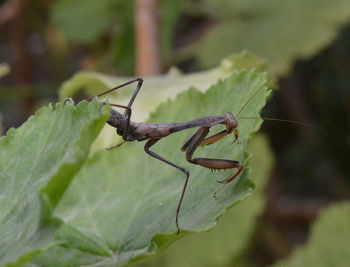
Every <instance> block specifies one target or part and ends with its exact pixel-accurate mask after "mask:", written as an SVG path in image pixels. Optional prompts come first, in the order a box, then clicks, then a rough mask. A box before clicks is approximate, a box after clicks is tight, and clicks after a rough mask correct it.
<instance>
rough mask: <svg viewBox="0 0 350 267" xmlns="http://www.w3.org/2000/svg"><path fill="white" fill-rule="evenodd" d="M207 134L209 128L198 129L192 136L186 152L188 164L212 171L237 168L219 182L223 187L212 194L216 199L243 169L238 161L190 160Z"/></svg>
mask: <svg viewBox="0 0 350 267" xmlns="http://www.w3.org/2000/svg"><path fill="white" fill-rule="evenodd" d="M208 132H209V127H204V126H202V127H200V128H199V129H198V130H197V131H196V132H195V134H194V135H193V137H192V139H191V141H190V143H189V144H188V146H187V152H186V159H187V161H189V162H190V163H193V164H197V165H200V166H203V167H206V168H209V169H214V170H219V169H224V170H225V169H233V168H237V170H236V171H235V172H234V173H233V174H232V175H231V176H229V177H228V178H226V179H225V180H224V181H222V182H220V183H222V184H223V185H222V186H221V187H220V188H219V189H218V190H217V191H215V193H214V197H215V198H216V194H217V193H218V192H219V191H221V190H222V189H223V188H224V187H225V186H226V184H228V183H229V182H231V181H232V180H233V179H234V178H236V177H237V176H238V175H239V173H240V172H241V171H242V169H243V165H242V163H240V162H239V161H234V160H227V159H212V158H194V159H193V158H192V156H193V154H194V152H195V150H196V149H197V147H198V146H199V145H200V144H201V142H202V141H203V139H204V138H205V136H206V135H207V134H208Z"/></svg>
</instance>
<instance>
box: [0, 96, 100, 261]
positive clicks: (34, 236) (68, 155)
mask: <svg viewBox="0 0 350 267" xmlns="http://www.w3.org/2000/svg"><path fill="white" fill-rule="evenodd" d="M99 106H100V104H99V103H98V102H97V101H93V102H92V103H90V104H88V103H87V102H82V103H80V104H79V105H78V106H77V107H75V106H74V105H73V104H72V103H71V102H67V104H66V105H63V104H60V103H59V104H56V107H55V110H54V109H53V108H52V105H49V106H48V107H44V108H42V109H40V110H38V111H37V112H36V113H35V115H34V116H32V117H30V118H29V119H28V121H27V122H26V123H24V124H23V125H22V126H21V127H19V128H18V129H10V130H9V131H8V133H7V136H4V137H1V138H0V196H1V197H0V203H1V204H0V265H4V264H6V263H10V262H11V263H13V264H15V263H18V264H20V263H23V262H26V261H27V260H29V259H30V258H31V257H32V256H34V255H35V254H37V253H39V252H40V251H41V250H44V249H47V248H48V247H51V246H54V245H55V244H56V243H57V241H55V240H54V236H55V234H56V231H57V229H58V227H59V226H60V224H61V222H60V220H58V219H55V218H52V216H51V214H52V210H53V208H55V207H56V205H57V203H58V202H59V200H60V199H61V197H62V195H63V193H64V192H65V190H66V189H67V187H68V185H69V183H70V182H71V180H72V178H73V177H74V175H75V174H76V173H77V172H78V170H79V168H80V167H81V166H82V164H83V163H84V161H85V159H86V158H87V155H88V153H89V149H90V145H91V143H92V142H93V140H94V139H95V138H96V136H97V134H98V133H99V131H100V130H101V128H102V126H103V125H104V122H105V120H106V114H104V116H101V115H99V112H98V109H99Z"/></svg>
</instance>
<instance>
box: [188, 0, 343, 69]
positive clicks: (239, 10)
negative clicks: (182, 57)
mask: <svg viewBox="0 0 350 267" xmlns="http://www.w3.org/2000/svg"><path fill="white" fill-rule="evenodd" d="M197 3H198V1H197ZM196 9H197V10H201V11H202V12H204V13H206V14H209V15H210V16H212V17H214V18H215V19H216V21H217V23H216V24H215V25H214V26H213V27H211V28H210V29H209V30H208V31H207V32H206V33H205V34H204V36H203V37H202V38H201V39H200V40H199V41H198V42H197V43H196V44H194V45H191V47H188V48H186V53H188V52H190V53H189V54H190V55H193V54H195V55H196V56H197V58H198V59H199V61H200V64H201V66H202V67H203V68H208V67H210V66H215V65H216V64H217V63H218V62H220V60H221V58H223V57H225V56H227V55H229V54H231V53H233V52H236V51H240V50H242V49H249V50H250V51H252V52H254V53H256V54H257V55H258V56H260V57H263V58H266V59H268V61H269V63H271V67H272V71H276V70H278V68H281V65H282V63H284V62H292V61H293V60H295V59H296V58H297V57H308V56H312V55H314V54H315V53H317V52H318V51H319V50H320V49H322V48H323V47H325V46H326V45H328V44H329V43H330V42H332V41H333V40H334V38H335V37H336V34H337V31H338V30H339V29H340V27H342V26H343V25H345V24H346V23H347V22H348V21H349V19H350V2H349V1H348V0H336V1H327V0H294V1H289V0H270V1H260V0H253V1H246V0H201V1H199V3H198V6H197V7H196ZM187 49H189V50H190V51H187Z"/></svg>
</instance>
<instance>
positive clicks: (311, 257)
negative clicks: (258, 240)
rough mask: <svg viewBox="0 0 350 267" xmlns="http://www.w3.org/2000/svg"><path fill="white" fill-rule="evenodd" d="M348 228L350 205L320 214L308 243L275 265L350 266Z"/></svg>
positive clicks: (332, 208)
mask: <svg viewBox="0 0 350 267" xmlns="http://www.w3.org/2000/svg"><path fill="white" fill-rule="evenodd" d="M349 225H350V203H349V202H344V203H338V204H333V205H332V206H330V207H328V208H326V209H325V210H323V212H322V213H321V214H320V215H319V218H318V219H317V221H316V222H315V223H314V225H313V227H312V231H311V235H310V239H309V241H308V243H307V244H306V245H304V246H300V247H299V248H297V249H296V251H295V252H294V253H293V254H292V255H291V256H290V257H289V259H286V260H282V261H280V262H278V263H277V264H275V265H274V266H285V267H288V266H320V267H322V266H340V267H342V266H344V267H345V266H348V265H349V262H350V256H349V255H350V248H349V246H348V243H349V238H350V228H349Z"/></svg>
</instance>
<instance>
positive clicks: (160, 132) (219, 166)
mask: <svg viewBox="0 0 350 267" xmlns="http://www.w3.org/2000/svg"><path fill="white" fill-rule="evenodd" d="M135 82H137V83H138V84H137V87H136V90H135V92H134V94H133V96H132V97H131V99H130V101H129V104H128V105H127V106H124V105H117V104H109V105H111V106H115V107H119V108H124V109H125V112H124V114H121V113H119V112H118V111H116V110H114V109H111V110H110V117H109V118H108V120H107V123H108V124H109V125H111V126H112V127H115V128H116V131H117V134H118V135H120V136H122V138H123V140H124V141H123V142H122V143H120V144H118V145H115V146H113V147H110V148H107V150H111V149H113V148H116V147H119V146H121V145H122V144H124V143H125V142H127V141H145V140H147V142H146V144H145V146H144V149H145V152H146V153H147V154H149V155H150V156H152V157H154V158H156V159H158V160H160V161H163V162H165V163H166V164H169V165H170V166H173V167H175V168H177V169H179V170H180V171H182V172H183V173H184V174H185V175H186V180H185V184H184V187H183V189H182V193H181V197H180V200H179V204H178V207H177V210H176V219H175V223H176V228H177V234H179V232H180V227H179V212H180V208H181V204H182V200H183V198H184V195H185V192H186V187H187V183H188V179H189V177H190V172H189V171H188V170H187V169H185V168H183V167H181V166H178V165H176V164H175V163H173V162H171V161H169V160H167V159H165V158H163V157H162V156H160V155H158V154H156V153H155V152H153V151H151V150H150V148H151V147H152V146H153V145H154V144H155V143H157V142H158V141H159V140H160V139H162V138H164V137H167V136H168V135H170V134H173V133H175V132H179V131H182V130H186V129H189V128H194V127H199V128H198V130H196V131H195V132H194V133H193V134H192V135H191V136H190V137H189V138H188V139H187V140H186V142H185V143H184V144H183V146H182V148H181V150H182V151H184V152H186V160H187V161H188V162H190V163H192V164H196V165H200V166H203V167H205V168H209V169H211V170H226V169H234V168H235V169H236V170H235V171H234V172H233V173H232V174H231V175H230V176H229V177H227V178H226V179H225V180H223V181H218V182H219V183H221V184H222V185H221V186H220V187H219V188H218V189H217V190H216V191H215V192H214V197H215V198H216V194H217V193H218V192H219V191H221V190H222V189H223V188H224V187H225V186H226V185H227V184H228V183H229V182H231V181H232V180H233V179H235V178H236V177H237V176H238V175H239V174H240V172H241V171H242V169H243V165H242V163H240V162H239V161H234V160H227V159H214V158H193V154H194V152H195V151H196V149H197V148H198V146H205V145H210V144H213V143H215V142H217V141H218V140H220V139H221V138H223V137H224V136H226V135H228V134H231V133H233V134H234V136H235V139H234V142H235V141H237V140H238V135H239V133H238V130H237V126H238V120H237V118H236V117H235V116H234V115H233V114H232V113H231V112H227V113H226V114H225V115H216V116H204V117H200V118H198V119H195V120H191V121H188V122H182V123H136V122H132V121H131V120H130V118H131V113H132V112H131V111H132V110H131V106H132V104H133V102H134V100H135V98H136V96H137V94H138V92H139V90H140V89H141V86H142V83H143V80H142V79H141V78H138V79H135V80H131V81H129V82H126V83H124V84H121V85H119V86H117V87H114V88H112V89H110V90H108V91H105V92H103V93H101V94H99V95H97V97H100V96H102V95H105V94H108V93H110V92H112V91H114V90H117V89H119V88H122V87H124V86H126V85H129V84H131V83H135ZM265 84H266V83H265ZM265 84H264V85H263V86H262V87H260V88H259V89H257V90H256V91H255V93H254V94H253V95H252V96H251V97H250V98H249V99H248V100H247V102H246V103H245V104H244V105H243V106H242V108H241V109H240V111H239V112H238V113H237V116H238V114H239V113H240V112H241V111H242V110H243V109H244V108H245V106H246V105H247V104H248V103H249V102H250V101H251V100H252V99H253V98H254V97H255V96H256V95H257V93H258V92H259V91H260V90H261V89H262V88H263V87H264V86H265ZM92 99H93V97H90V98H88V99H87V100H88V101H91V100H92ZM103 103H104V104H106V103H105V102H103ZM242 118H243V117H242ZM245 119H260V118H253V117H245ZM263 119H266V120H277V121H287V120H279V119H272V118H263ZM287 122H293V123H299V122H295V121H287ZM218 124H223V125H225V126H226V129H225V130H223V131H221V132H219V133H217V134H214V135H211V136H209V137H207V135H208V133H209V129H210V127H213V126H215V125H218ZM299 124H302V125H308V124H304V123H299ZM309 126H310V125H309ZM312 127H313V126H312Z"/></svg>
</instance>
